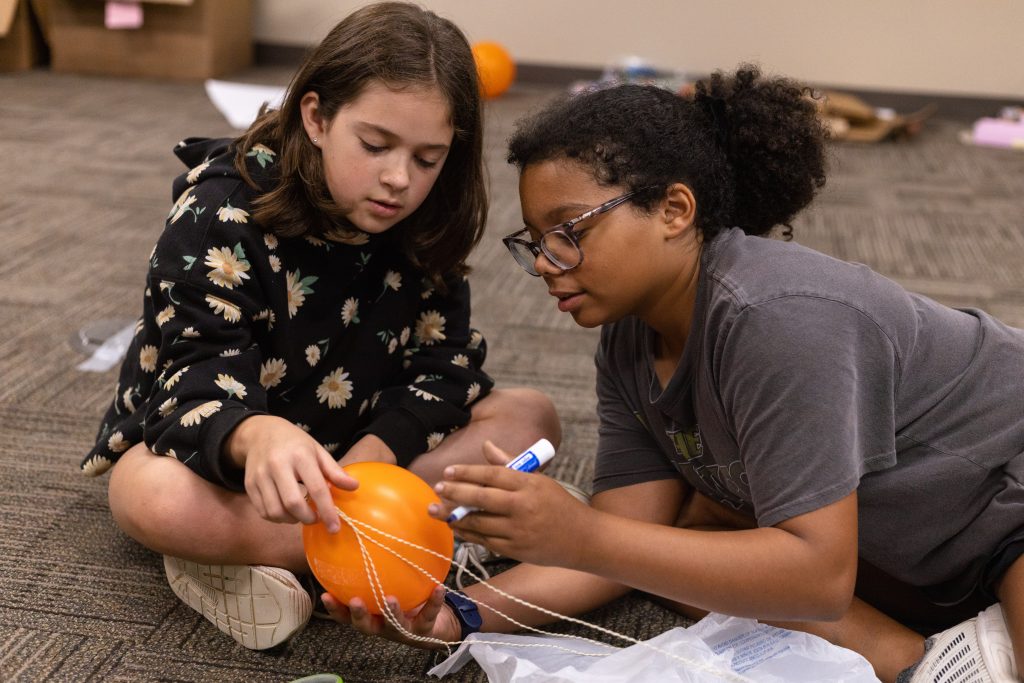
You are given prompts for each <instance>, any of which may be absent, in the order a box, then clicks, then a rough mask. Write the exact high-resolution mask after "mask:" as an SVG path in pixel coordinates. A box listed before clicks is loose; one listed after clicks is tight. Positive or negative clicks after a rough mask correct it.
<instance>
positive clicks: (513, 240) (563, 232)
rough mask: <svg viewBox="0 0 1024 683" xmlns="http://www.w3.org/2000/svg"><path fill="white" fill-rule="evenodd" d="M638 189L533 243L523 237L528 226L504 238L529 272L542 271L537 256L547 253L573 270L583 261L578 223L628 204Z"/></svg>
mask: <svg viewBox="0 0 1024 683" xmlns="http://www.w3.org/2000/svg"><path fill="white" fill-rule="evenodd" d="M645 189H646V188H645ZM637 192H639V190H634V191H633V192H627V193H626V194H623V195H619V196H618V197H616V198H614V199H609V200H608V201H606V202H605V203H604V204H602V205H600V206H598V207H595V208H593V209H590V210H589V211H586V212H584V213H581V214H580V215H579V216H576V218H573V219H571V220H567V221H566V222H564V223H561V224H559V225H556V226H555V227H554V228H552V229H550V230H548V231H547V232H545V233H544V234H542V235H541V236H540V239H538V240H536V241H534V242H530V241H528V240H525V239H523V238H522V237H521V235H523V234H527V235H528V234H529V229H528V228H523V229H521V230H517V231H516V232H514V233H512V234H511V235H509V236H508V237H505V238H503V239H502V240H501V241H502V243H503V244H504V245H505V246H506V247H508V250H509V252H510V253H511V254H512V258H514V259H515V260H516V263H518V264H519V265H520V266H522V267H523V270H525V271H526V272H527V273H529V274H530V275H534V276H539V275H540V273H538V272H537V257H538V256H540V255H541V254H544V257H545V258H547V260H548V261H550V262H551V263H552V264H553V265H554V266H555V267H557V268H559V269H560V270H562V271H563V272H564V271H567V270H572V269H573V268H575V267H576V266H578V265H580V264H581V263H583V249H581V248H580V235H581V233H579V232H576V231H575V230H574V228H575V227H576V225H577V224H579V223H581V222H582V221H585V220H587V219H588V218H593V217H594V216H599V215H601V214H602V213H605V212H606V211H611V210H612V209H614V208H615V207H616V206H619V205H620V204H623V203H625V202H626V200H628V199H630V198H631V197H632V196H633V195H635V194H636V193H637Z"/></svg>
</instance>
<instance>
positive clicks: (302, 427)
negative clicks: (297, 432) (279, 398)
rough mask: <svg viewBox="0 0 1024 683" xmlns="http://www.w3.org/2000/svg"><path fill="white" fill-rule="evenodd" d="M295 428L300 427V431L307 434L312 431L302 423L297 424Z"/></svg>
mask: <svg viewBox="0 0 1024 683" xmlns="http://www.w3.org/2000/svg"><path fill="white" fill-rule="evenodd" d="M295 426H296V427H298V428H299V429H301V430H302V431H304V432H306V433H307V434H308V433H309V430H310V426H309V425H307V424H303V423H301V422H296V423H295Z"/></svg>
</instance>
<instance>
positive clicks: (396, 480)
mask: <svg viewBox="0 0 1024 683" xmlns="http://www.w3.org/2000/svg"><path fill="white" fill-rule="evenodd" d="M345 471H346V472H348V473H349V474H350V475H352V477H353V478H355V479H356V480H357V481H358V482H359V488H357V489H356V490H355V491H343V490H341V489H338V488H335V487H333V486H332V487H331V496H332V497H333V498H334V504H335V505H336V506H337V508H338V509H339V510H341V511H342V512H344V513H345V514H346V515H348V516H349V517H351V518H352V519H353V520H358V521H360V522H364V523H365V524H368V525H371V526H373V527H374V528H375V529H379V530H380V531H383V532H385V533H388V534H391V535H392V536H396V537H398V538H400V539H403V540H405V541H408V542H410V543H415V544H416V545H419V546H423V547H425V548H429V549H430V550H433V551H434V552H436V553H438V554H440V555H441V557H437V556H435V555H432V554H430V553H428V552H425V551H422V550H418V549H416V548H414V547H412V546H409V545H406V544H404V543H401V542H399V541H395V540H393V539H390V538H387V537H386V536H383V535H381V534H380V533H378V532H377V531H374V530H371V529H367V528H365V527H362V526H358V525H356V528H357V529H359V531H361V532H363V533H364V534H365V535H366V537H364V538H363V546H364V547H365V549H366V552H367V554H368V555H369V560H368V562H369V561H372V565H373V567H375V568H376V575H377V577H378V578H379V581H380V585H381V588H382V589H383V594H382V597H383V596H385V595H393V596H395V597H396V598H397V599H398V603H399V605H401V607H402V610H403V611H404V610H408V609H411V608H413V607H416V606H417V605H419V604H421V603H423V602H424V601H425V600H426V599H427V598H428V597H429V596H430V592H431V591H432V590H433V589H434V587H435V586H436V585H437V584H439V583H443V582H444V578H445V576H446V575H447V574H448V568H449V567H450V566H451V557H452V550H453V549H454V545H455V537H454V536H453V535H452V530H451V529H450V528H449V527H448V525H447V524H445V523H444V522H441V521H439V520H436V519H434V518H433V517H430V516H429V515H428V514H427V506H428V505H430V504H431V503H437V502H440V499H439V498H438V497H437V494H435V493H434V490H433V489H431V488H430V486H429V485H428V484H427V483H426V482H425V481H423V480H422V479H420V478H419V477H417V476H416V475H415V474H413V473H412V472H410V471H409V470H407V469H404V468H402V467H398V466H397V465H388V464H385V463H381V462H359V463H354V464H352V465H346V466H345ZM370 539H374V540H376V541H379V542H380V543H381V544H383V545H385V546H387V547H388V548H390V549H392V550H394V551H395V552H396V553H397V554H398V555H399V556H401V558H406V559H408V560H409V561H410V562H413V563H415V564H417V565H419V566H420V567H422V568H423V569H425V570H426V571H427V573H428V574H429V576H427V575H424V574H423V573H421V572H420V571H419V570H417V569H416V568H415V567H412V566H410V565H409V564H407V563H406V562H404V561H403V560H402V559H400V557H398V556H396V555H394V554H392V553H391V552H389V551H388V550H385V549H384V548H382V547H380V546H378V545H377V544H376V543H374V542H373V540H370ZM302 543H303V546H304V547H305V550H306V559H307V561H308V562H309V567H310V569H312V570H313V574H314V575H315V576H316V578H317V580H318V581H320V583H322V584H323V586H324V588H326V589H327V592H328V593H330V594H331V595H333V596H334V597H335V598H337V599H338V600H339V601H341V602H342V603H345V604H348V602H349V600H351V599H352V598H354V597H359V598H362V600H363V602H364V603H366V606H367V609H368V611H369V612H371V613H372V614H380V613H381V612H382V611H383V603H382V602H378V598H377V597H376V596H377V591H376V590H375V589H374V584H373V583H371V580H370V578H369V574H368V573H367V572H368V568H367V566H366V564H364V559H363V554H362V552H361V551H360V548H359V542H358V540H357V539H356V534H355V533H354V532H353V531H352V528H351V527H350V526H349V525H348V524H347V523H346V522H345V520H344V519H342V521H341V531H339V532H338V533H336V534H330V533H328V532H327V528H326V527H325V526H324V525H323V522H317V523H315V524H307V525H305V526H304V527H303V528H302Z"/></svg>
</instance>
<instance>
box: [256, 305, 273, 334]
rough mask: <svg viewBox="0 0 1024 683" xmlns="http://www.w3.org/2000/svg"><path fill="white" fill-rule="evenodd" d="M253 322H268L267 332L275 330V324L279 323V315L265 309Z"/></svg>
mask: <svg viewBox="0 0 1024 683" xmlns="http://www.w3.org/2000/svg"><path fill="white" fill-rule="evenodd" d="M252 319H253V320H266V321H267V331H268V332H269V331H270V330H272V329H274V323H276V322H277V315H276V314H275V313H274V312H273V311H272V310H270V309H269V308H264V309H263V310H262V311H260V312H259V313H257V314H256V315H254V316H253V317H252Z"/></svg>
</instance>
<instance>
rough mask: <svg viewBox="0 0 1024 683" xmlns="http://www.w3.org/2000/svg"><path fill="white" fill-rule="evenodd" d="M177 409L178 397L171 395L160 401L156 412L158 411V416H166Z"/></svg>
mask: <svg viewBox="0 0 1024 683" xmlns="http://www.w3.org/2000/svg"><path fill="white" fill-rule="evenodd" d="M177 409H178V399H177V398H176V397H171V398H169V399H167V400H166V401H164V402H163V403H161V404H160V407H159V408H157V409H156V410H157V412H158V413H160V417H167V416H168V415H170V414H171V413H173V412H174V411H175V410H177Z"/></svg>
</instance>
